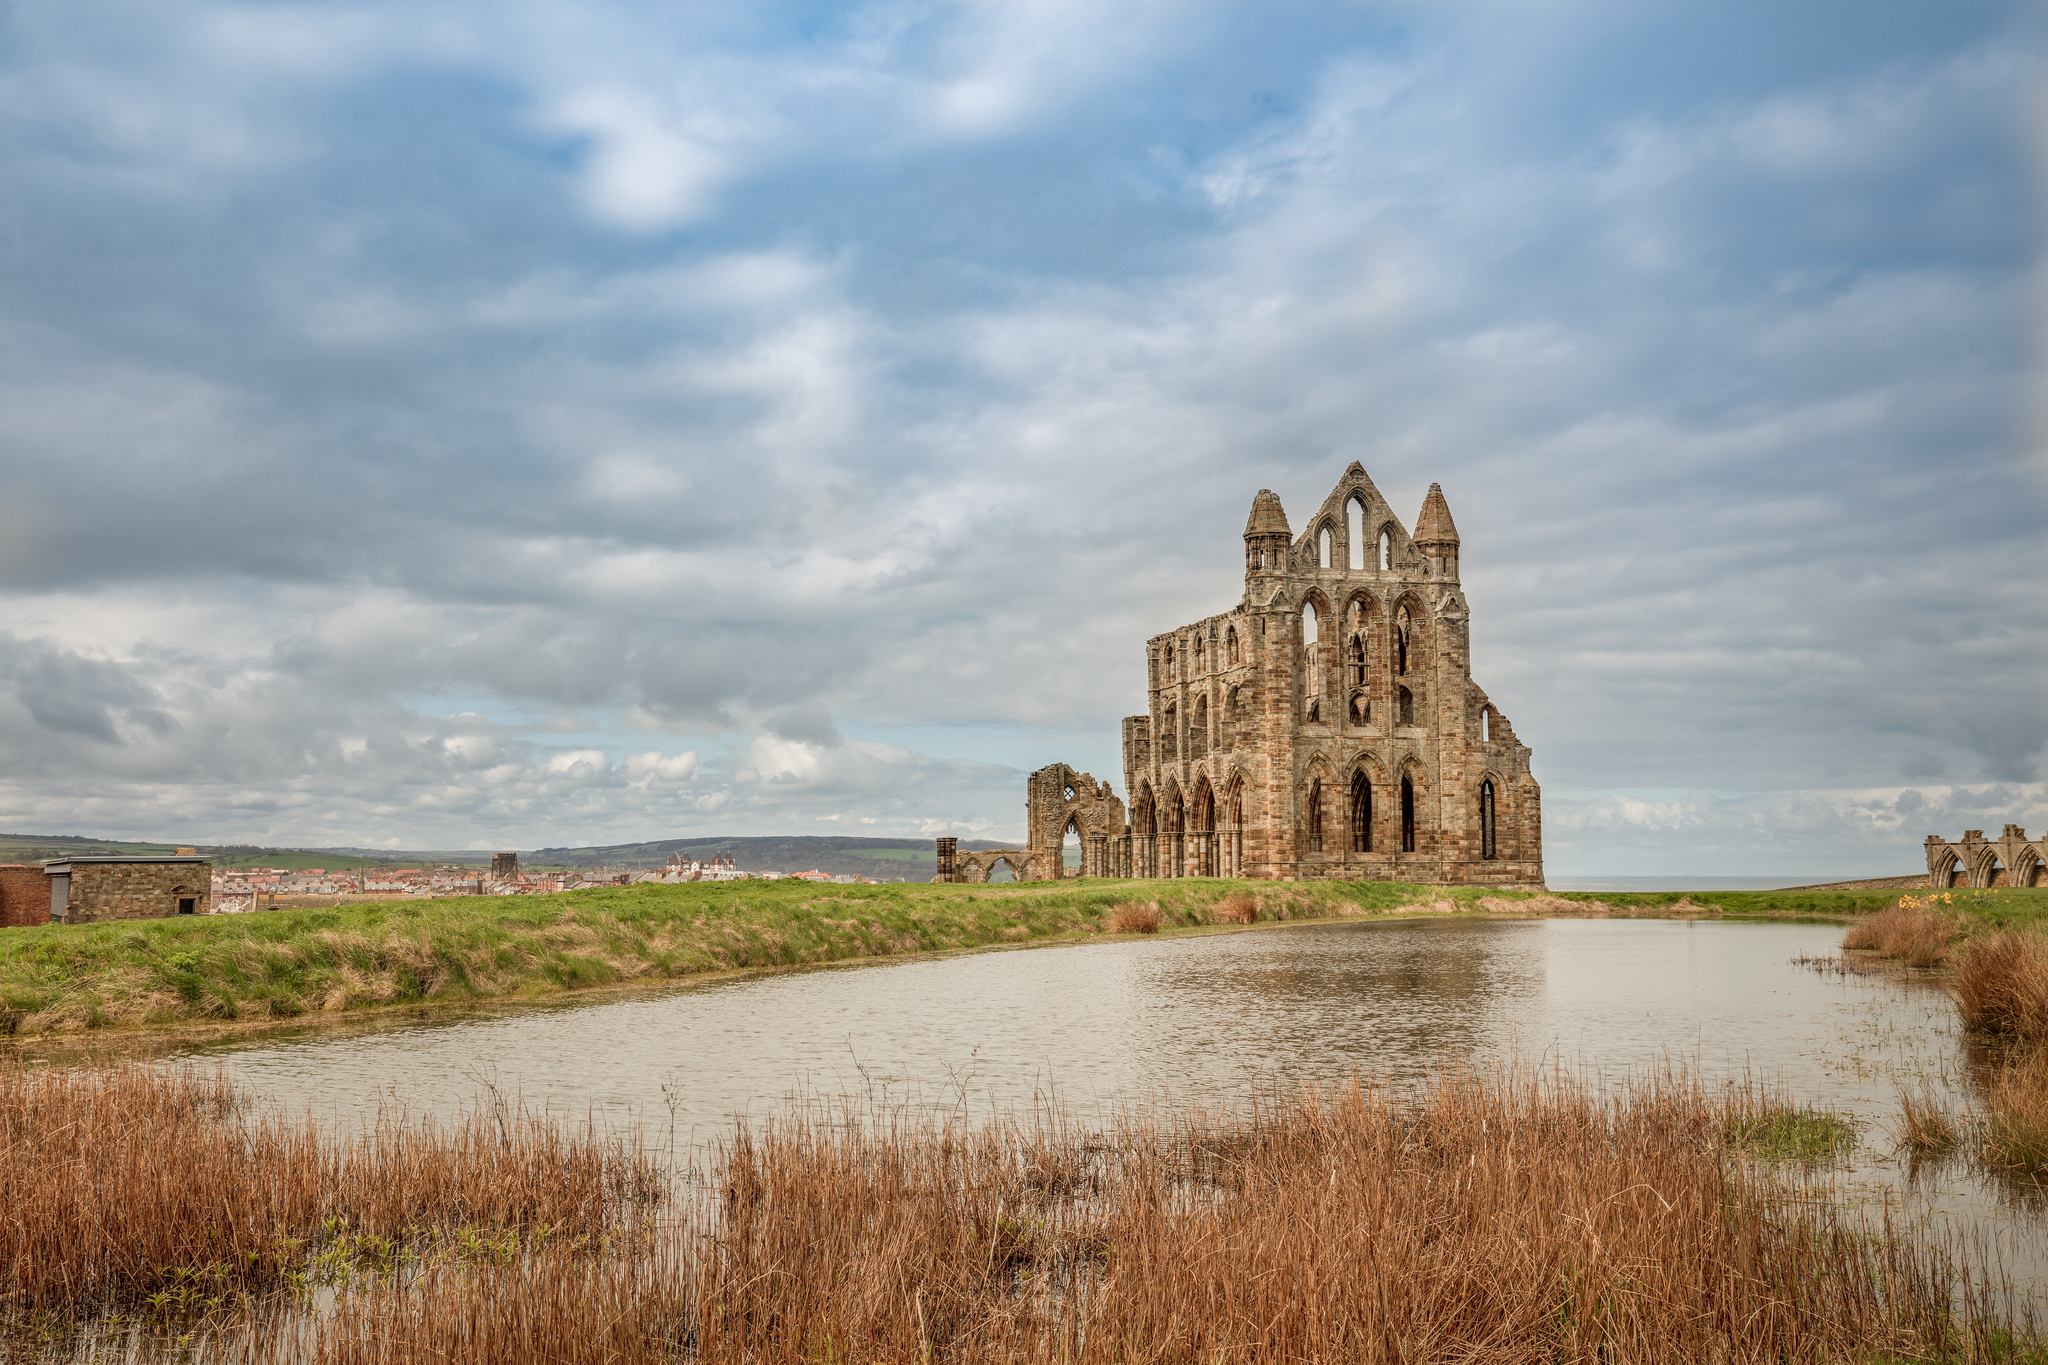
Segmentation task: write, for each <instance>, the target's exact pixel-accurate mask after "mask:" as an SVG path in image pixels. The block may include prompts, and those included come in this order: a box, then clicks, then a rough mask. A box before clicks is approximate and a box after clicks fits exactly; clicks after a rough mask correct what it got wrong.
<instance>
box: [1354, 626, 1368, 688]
mask: <svg viewBox="0 0 2048 1365" xmlns="http://www.w3.org/2000/svg"><path fill="white" fill-rule="evenodd" d="M1351 685H1352V686H1353V687H1363V686H1365V636H1363V635H1354V636H1352V637H1351Z"/></svg>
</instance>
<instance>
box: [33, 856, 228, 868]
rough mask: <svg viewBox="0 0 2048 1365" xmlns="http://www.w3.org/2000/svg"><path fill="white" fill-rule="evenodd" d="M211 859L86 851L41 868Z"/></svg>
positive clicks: (205, 861)
mask: <svg viewBox="0 0 2048 1365" xmlns="http://www.w3.org/2000/svg"><path fill="white" fill-rule="evenodd" d="M212 861H213V859H211V858H208V857H205V856H203V855H200V854H193V853H164V854H156V855H152V854H147V853H139V854H138V853H87V854H82V855H80V856H79V857H76V858H52V859H50V860H49V861H48V862H46V863H44V864H43V865H42V866H43V870H44V871H45V872H48V871H50V870H51V869H52V868H63V867H70V866H71V865H72V864H73V863H210V862H212Z"/></svg>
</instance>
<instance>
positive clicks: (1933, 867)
mask: <svg viewBox="0 0 2048 1365" xmlns="http://www.w3.org/2000/svg"><path fill="white" fill-rule="evenodd" d="M2044 855H2048V837H2044V838H2042V839H2029V838H2028V837H2027V832H2026V830H2024V829H2022V828H2021V827H2020V826H2018V825H2007V826H2006V827H2005V832H2004V833H2003V834H2001V835H2000V836H1999V837H1998V838H1996V839H1987V838H1985V837H1984V831H1983V830H1981V829H1966V830H1964V831H1963V837H1962V838H1961V839H1960V840H1957V841H1955V842H1953V843H1951V842H1950V841H1949V840H1947V839H1944V838H1942V837H1941V836H1940V835H1938V834H1930V835H1928V836H1927V884H1928V885H1929V886H1933V887H1949V886H2048V856H2044Z"/></svg>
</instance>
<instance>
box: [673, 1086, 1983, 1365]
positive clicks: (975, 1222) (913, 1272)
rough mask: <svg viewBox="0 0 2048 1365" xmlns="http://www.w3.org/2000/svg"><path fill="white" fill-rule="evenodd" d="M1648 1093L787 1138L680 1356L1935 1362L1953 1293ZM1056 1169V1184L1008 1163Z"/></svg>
mask: <svg viewBox="0 0 2048 1365" xmlns="http://www.w3.org/2000/svg"><path fill="white" fill-rule="evenodd" d="M1725 1118H1726V1116H1725V1114H1724V1113H1723V1111H1721V1110H1719V1109H1717V1108H1716V1107H1715V1106H1713V1105H1711V1104H1709V1103H1708V1102H1707V1101H1706V1100H1705V1099H1704V1098H1703V1097H1702V1096H1701V1095H1700V1094H1699V1092H1698V1091H1697V1090H1696V1089H1693V1088H1690V1087H1687V1086H1682V1085H1672V1084H1667V1085H1663V1086H1659V1087H1654V1088H1650V1089H1645V1090H1639V1091H1636V1092H1632V1093H1630V1094H1627V1095H1624V1096H1621V1097H1618V1098H1614V1099H1600V1098H1596V1097H1595V1096H1593V1095H1592V1094H1590V1093H1589V1092H1587V1091H1586V1090H1584V1089H1582V1088H1580V1087H1578V1086H1576V1085H1573V1084H1570V1083H1568V1082H1560V1081H1555V1080H1553V1081H1551V1082H1549V1083H1539V1082H1537V1081H1535V1080H1533V1079H1531V1078H1528V1077H1520V1078H1516V1077H1492V1078H1484V1079H1482V1078H1475V1077H1469V1076H1451V1077H1446V1078H1443V1079H1440V1080H1439V1081H1437V1082H1436V1083H1435V1084H1434V1085H1433V1086H1432V1087H1431V1088H1430V1089H1429V1090H1428V1092H1427V1093H1425V1094H1424V1095H1422V1096H1421V1097H1420V1098H1418V1099H1416V1100H1414V1101H1412V1102H1404V1101H1397V1100H1395V1099H1392V1098H1390V1097H1389V1096H1388V1095H1386V1094H1385V1093H1383V1092H1380V1091H1377V1090H1373V1089H1370V1088H1366V1087H1361V1086H1356V1085H1353V1086H1347V1087H1342V1088H1339V1089H1336V1090H1332V1091H1328V1092H1322V1093H1310V1092H1286V1093H1283V1092H1279V1091H1269V1092H1267V1093H1266V1094H1265V1095H1264V1096H1263V1097H1262V1099H1261V1101H1260V1103H1259V1104H1258V1105H1257V1106H1256V1108H1255V1109H1254V1110H1253V1112H1252V1113H1251V1114H1250V1115H1249V1116H1241V1117H1234V1118H1212V1117H1204V1116H1200V1115H1197V1116H1195V1117H1194V1118H1191V1119H1188V1120H1185V1121H1181V1122H1167V1121H1162V1120H1158V1119H1156V1118H1153V1117H1139V1118H1135V1119H1132V1120H1131V1121H1128V1122H1126V1123H1125V1124H1123V1125H1122V1126H1121V1127H1120V1128H1118V1129H1117V1130H1116V1131H1115V1132H1114V1133H1113V1134H1111V1135H1109V1136H1108V1138H1107V1139H1106V1140H1105V1141H1102V1142H1099V1143H1094V1142H1089V1141H1085V1140H1082V1139H1079V1138H1077V1137H1075V1136H1070V1135H1067V1134H1065V1133H1063V1132H1062V1131H1060V1130H1059V1129H1058V1128H1057V1126H1056V1125H1054V1124H1051V1123H1041V1124H1038V1125H1035V1126H1032V1127H1029V1128H1024V1129H1002V1130H992V1131H984V1132H981V1133H976V1134H963V1133H959V1132H957V1131H941V1130H936V1129H923V1130H917V1129H912V1130H908V1131H906V1130H905V1129H903V1128H902V1127H892V1126H888V1125H880V1126H877V1125H864V1124H861V1123H859V1122H854V1123H849V1124H842V1125H835V1126H829V1127H828V1126H822V1125H813V1124H808V1123H804V1122H797V1123H794V1124H788V1125H784V1126H782V1127H780V1128H778V1129H777V1130H775V1131H774V1132H772V1133H770V1134H768V1135H766V1136H765V1137H762V1138H760V1139H751V1138H742V1139H741V1140H740V1141H739V1142H737V1143H736V1144H735V1145H734V1146H733V1147H732V1148H731V1150H729V1151H728V1152H727V1153H726V1155H725V1159H724V1172H725V1175H724V1184H723V1187H722V1188H723V1199H722V1204H721V1209H720V1214H719V1219H718V1226H717V1235H716V1238H715V1240H714V1241H713V1242H712V1243H711V1249H710V1253H709V1255H708V1257H707V1259H706V1260H705V1261H704V1262H702V1263H701V1265H700V1268H699V1270H698V1274H697V1277H696V1294H695V1296H694V1297H695V1303H696V1313H697V1318H696V1324H695V1340H696V1343H697V1356H696V1358H697V1359H698V1360H699V1361H702V1362H705V1363H706V1365H711V1363H713V1362H727V1361H731V1362H738V1361H747V1362H791V1363H792V1365H794V1362H798V1361H816V1360H973V1361H1005V1362H1007V1361H1019V1362H1021V1361H1035V1360H1052V1359H1060V1360H1072V1361H1104V1362H1107V1361H1122V1360H1128V1359H1137V1358H1143V1359H1146V1360H1156V1361H1168V1362H1187V1365H1196V1362H1209V1361H1214V1360H1232V1361H1237V1360H1247V1361H1249V1360H1263V1361H1329V1360H1344V1361H1360V1362H1377V1361H1388V1362H1391V1361H1409V1360H1418V1359H1472V1360H1479V1359H1483V1360H1487V1361H1505V1362H1519V1361H1530V1362H1534V1361H1562V1360H1589V1361H1590V1360H1596V1359H1597V1360H1603V1361H1695V1360H1775V1359H1800V1360H1825V1359H1852V1358H1860V1357H1861V1356H1862V1354H1863V1353H1865V1352H1879V1353H1882V1352H1890V1351H1899V1352H1915V1351H1918V1350H1922V1349H1939V1348H1940V1347H1941V1346H1943V1345H1944V1344H1946V1343H1948V1342H1950V1341H1952V1340H1953V1339H1954V1335H1953V1334H1954V1329H1955V1328H1957V1327H1958V1324H1957V1323H1955V1322H1954V1321H1953V1320H1952V1319H1951V1317H1950V1309H1949V1306H1948V1303H1949V1301H1948V1298H1947V1295H1948V1293H1949V1292H1950V1290H1951V1289H1952V1288H1959V1287H1960V1286H1959V1284H1958V1283H1957V1282H1953V1281H1949V1280H1947V1279H1946V1277H1943V1276H1940V1275H1938V1274H1936V1273H1935V1268H1934V1267H1932V1266H1931V1265H1929V1264H1926V1263H1920V1262H1916V1260H1915V1258H1914V1257H1913V1256H1912V1255H1911V1254H1909V1253H1908V1252H1907V1251H1906V1250H1904V1248H1903V1247H1902V1245H1901V1244H1900V1243H1898V1242H1896V1241H1888V1240H1881V1239H1879V1238H1877V1237H1874V1236H1872V1235H1869V1234H1866V1233H1864V1232H1862V1231H1860V1230H1858V1229H1855V1228H1851V1227H1849V1226H1846V1225H1844V1224H1842V1223H1838V1222H1836V1221H1834V1220H1833V1219H1832V1218H1831V1217H1829V1216H1827V1215H1825V1214H1815V1213H1813V1212H1810V1211H1802V1210H1801V1209H1800V1208H1799V1206H1798V1205H1797V1203H1796V1202H1795V1201H1794V1200H1793V1199H1792V1198H1791V1197H1790V1196H1788V1195H1787V1194H1785V1193H1784V1192H1783V1191H1782V1190H1780V1189H1779V1188H1777V1187H1774V1186H1771V1185H1768V1184H1751V1183H1747V1182H1746V1180H1745V1177H1744V1176H1743V1174H1742V1173H1741V1167H1740V1166H1739V1164H1737V1163H1732V1162H1730V1161H1729V1160H1728V1159H1727V1149H1726V1148H1725V1147H1724V1146H1723V1145H1722V1138H1721V1133H1722V1132H1723V1130H1724V1128H1725ZM1042 1171H1051V1172H1053V1173H1054V1174H1053V1176H1052V1177H1051V1178H1034V1177H1033V1173H1034V1172H1042Z"/></svg>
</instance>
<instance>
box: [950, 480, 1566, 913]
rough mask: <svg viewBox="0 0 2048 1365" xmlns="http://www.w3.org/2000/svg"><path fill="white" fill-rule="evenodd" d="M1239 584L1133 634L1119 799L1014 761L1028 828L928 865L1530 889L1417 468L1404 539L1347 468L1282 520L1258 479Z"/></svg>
mask: <svg viewBox="0 0 2048 1365" xmlns="http://www.w3.org/2000/svg"><path fill="white" fill-rule="evenodd" d="M1244 545H1245V591H1244V596H1243V597H1242V598H1241V599H1240V600H1239V602H1238V603H1237V604H1236V605H1235V606H1234V607H1232V608H1230V609H1229V610H1227V611H1224V612H1220V613H1218V614H1217V615H1214V616H1209V617H1205V618H1203V619H1202V620H1200V621H1196V622H1193V623H1192V624H1190V625H1186V626H1182V627H1180V628H1179V629H1177V630H1172V631H1168V632H1166V633H1165V634H1162V635H1157V636H1154V637H1153V638H1152V639H1151V640H1149V641H1148V642H1147V643H1146V646H1145V652H1146V669H1147V677H1148V684H1147V701H1148V706H1147V709H1146V712H1145V714H1144V715H1140V716H1131V717H1128V718H1127V719H1126V720H1125V721H1124V725H1123V761H1124V782H1125V790H1126V791H1128V792H1129V793H1130V794H1131V797H1130V806H1129V810H1128V812H1127V813H1126V811H1125V809H1124V807H1123V805H1122V803H1120V802H1117V801H1116V798H1115V797H1114V796H1112V795H1111V794H1110V793H1109V788H1108V785H1107V784H1106V783H1097V782H1096V781H1095V780H1094V779H1093V778H1092V777H1090V776H1088V775H1087V774H1085V773H1076V772H1074V771H1073V770H1072V769H1070V768H1068V767H1066V766H1065V765H1063V764H1054V765H1052V766H1051V767H1047V768H1043V769H1040V770H1039V771H1038V772H1036V773H1033V774H1032V775H1031V779H1030V786H1029V790H1028V793H1027V801H1026V806H1027V816H1028V838H1027V843H1026V847H1025V848H1024V849H1023V850H1022V851H1017V850H1009V851H1005V850H993V849H991V850H983V851H981V852H979V853H975V854H963V853H958V852H956V851H955V850H954V849H953V848H951V847H949V846H948V845H949V844H950V842H951V841H944V840H942V841H941V843H940V852H939V880H941V881H982V880H986V879H987V877H988V875H989V873H990V872H991V871H992V870H993V868H994V865H995V864H996V863H998V862H1007V863H1008V864H1009V865H1010V867H1011V870H1012V872H1013V874H1014V875H1015V876H1016V877H1017V879H1018V880H1025V881H1028V880H1037V879H1040V878H1056V877H1059V876H1062V875H1072V873H1069V872H1066V871H1065V870H1064V869H1063V868H1062V866H1061V862H1060V853H1059V850H1060V846H1061V842H1062V839H1063V838H1064V836H1065V835H1066V834H1067V833H1068V832H1069V831H1070V830H1071V831H1072V832H1073V833H1075V834H1076V835H1077V836H1078V837H1079V840H1080V843H1081V850H1082V855H1081V868H1080V869H1079V871H1080V875H1084V876H1112V877H1116V876H1122V877H1133V876H1135V877H1255V878H1266V879H1282V880H1301V879H1314V878H1340V877H1341V878H1371V879H1378V880H1397V881H1413V882H1429V883H1436V884H1441V885H1483V886H1499V887H1516V888H1531V889H1538V888H1541V887H1542V885H1543V822H1542V799H1541V793H1540V791H1539V789H1538V787H1537V784H1536V779H1535V778H1534V776H1532V775H1531V773H1530V771H1529V749H1528V747H1527V746H1526V745H1524V744H1523V743H1522V742H1521V741H1520V740H1519V739H1517V738H1516V737H1515V732H1514V730H1513V728H1512V727H1511V726H1510V725H1509V724H1508V722H1507V718H1506V717H1505V716H1503V715H1501V713H1500V712H1499V710H1498V709H1497V708H1495V706H1494V705H1493V703H1492V701H1491V700H1490V699H1489V698H1488V697H1487V695H1486V693H1485V692H1483V691H1482V690H1481V689H1480V688H1479V687H1478V685H1477V684H1475V683H1474V682H1473V681H1472V676H1471V670H1470V657H1471V655H1470V632H1469V623H1470V619H1471V612H1470V609H1469V608H1468V606H1467V604H1466V601H1465V597H1464V594H1463V593H1462V592H1461V591H1460V590H1459V584H1458V531H1457V528H1456V526H1455V525H1453V524H1452V521H1451V512H1450V507H1449V506H1448V504H1447V503H1446V502H1445V501H1444V496H1443V490H1442V489H1441V488H1440V487H1438V486H1437V485H1435V484H1432V485H1430V490H1429V496H1428V498H1427V499H1426V500H1425V501H1424V502H1423V505H1422V514H1421V516H1420V518H1419V519H1418V520H1417V522H1416V526H1415V532H1414V534H1413V535H1410V534H1409V532H1408V531H1407V530H1406V529H1405V528H1404V527H1403V526H1402V525H1401V521H1400V519H1399V518H1398V517H1397V516H1396V515H1395V514H1394V512H1393V509H1392V508H1391V507H1389V506H1388V505H1387V502H1386V500H1385V499H1384V498H1382V497H1381V496H1380V493H1379V490H1378V489H1376V488H1374V487H1373V484H1372V480H1371V479H1370V478H1368V477H1367V476H1366V472H1365V470H1364V468H1363V467H1362V466H1360V465H1358V464H1355V463H1354V464H1353V465H1352V466H1351V467H1350V468H1349V469H1347V470H1345V472H1344V476H1343V478H1342V479H1340V480H1339V481H1338V483H1337V486H1336V488H1334V489H1333V490H1332V491H1331V493H1330V495H1329V497H1327V498H1325V499H1324V500H1323V504H1322V506H1320V507H1319V508H1317V509H1316V511H1315V513H1314V514H1313V515H1312V516H1311V517H1310V518H1309V519H1308V521H1307V523H1306V524H1305V528H1304V529H1303V531H1302V533H1301V535H1300V536H1298V537H1297V536H1295V535H1294V533H1293V532H1292V530H1291V529H1290V527H1289V525H1288V521H1287V514H1286V512H1285V511H1284V510H1283V509H1282V508H1281V506H1280V499H1279V498H1278V497H1276V496H1274V494H1273V493H1272V492H1270V491H1268V490H1261V491H1260V492H1259V495H1258V496H1257V497H1256V498H1254V499H1253V500H1252V509H1251V517H1250V520H1249V521H1248V522H1247V523H1246V525H1245V532H1244Z"/></svg>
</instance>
